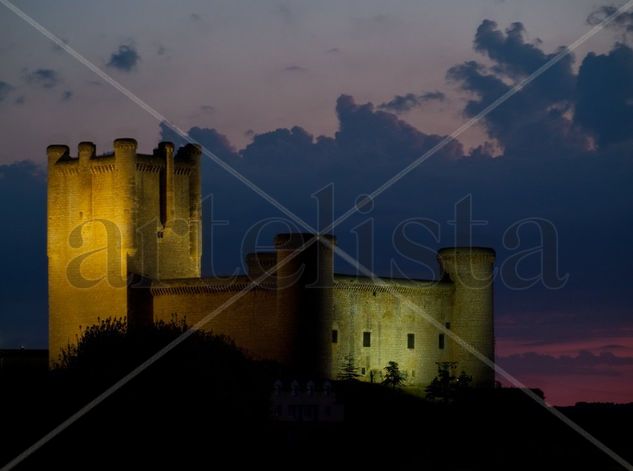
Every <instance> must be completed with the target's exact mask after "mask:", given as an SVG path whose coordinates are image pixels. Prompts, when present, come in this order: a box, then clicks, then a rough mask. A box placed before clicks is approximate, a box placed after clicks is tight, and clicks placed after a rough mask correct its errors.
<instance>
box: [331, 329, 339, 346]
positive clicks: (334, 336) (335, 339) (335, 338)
mask: <svg viewBox="0 0 633 471" xmlns="http://www.w3.org/2000/svg"><path fill="white" fill-rule="evenodd" d="M332 343H338V330H333V331H332Z"/></svg>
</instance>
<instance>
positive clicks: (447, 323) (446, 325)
mask: <svg viewBox="0 0 633 471" xmlns="http://www.w3.org/2000/svg"><path fill="white" fill-rule="evenodd" d="M444 327H446V329H448V330H451V323H450V322H446V323H445V324H444Z"/></svg>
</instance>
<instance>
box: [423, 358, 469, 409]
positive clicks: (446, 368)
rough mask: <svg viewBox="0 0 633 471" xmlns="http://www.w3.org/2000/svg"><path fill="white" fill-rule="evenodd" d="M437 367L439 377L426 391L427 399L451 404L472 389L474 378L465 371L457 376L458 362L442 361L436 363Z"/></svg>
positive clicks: (434, 379)
mask: <svg viewBox="0 0 633 471" xmlns="http://www.w3.org/2000/svg"><path fill="white" fill-rule="evenodd" d="M436 365H437V376H436V377H435V378H433V381H432V382H431V384H429V385H428V386H427V387H426V389H425V391H426V397H427V399H430V400H440V401H443V402H450V401H453V400H455V399H457V398H458V397H460V396H462V395H463V394H464V393H465V392H466V391H467V390H468V389H469V388H470V384H471V383H472V377H470V376H468V375H467V374H466V373H465V372H464V371H462V372H461V373H460V375H459V376H455V370H456V369H457V362H456V361H440V362H436Z"/></svg>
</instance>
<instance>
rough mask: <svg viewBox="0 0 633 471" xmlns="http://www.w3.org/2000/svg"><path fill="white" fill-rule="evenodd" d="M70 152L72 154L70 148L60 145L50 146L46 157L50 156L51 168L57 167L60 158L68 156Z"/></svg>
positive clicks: (49, 163)
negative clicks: (52, 166)
mask: <svg viewBox="0 0 633 471" xmlns="http://www.w3.org/2000/svg"><path fill="white" fill-rule="evenodd" d="M69 152H70V149H69V148H68V146H64V145H58V144H54V145H51V146H48V147H47V148H46V155H47V156H48V165H49V166H51V165H55V164H56V163H57V161H58V160H59V159H60V158H62V157H64V156H67V155H68V154H69Z"/></svg>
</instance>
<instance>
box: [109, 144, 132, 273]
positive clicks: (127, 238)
mask: <svg viewBox="0 0 633 471" xmlns="http://www.w3.org/2000/svg"><path fill="white" fill-rule="evenodd" d="M113 146H114V160H115V168H116V179H115V185H116V189H115V194H114V197H115V198H116V199H118V201H117V202H116V207H117V208H118V212H119V214H116V215H115V216H116V219H117V220H118V221H119V222H120V224H119V230H120V231H121V248H123V249H124V254H123V255H124V256H125V255H126V254H127V255H133V254H134V253H135V248H136V244H135V228H136V225H135V222H136V204H135V203H136V202H135V192H136V180H135V172H136V147H137V143H136V140H135V139H130V138H121V139H115V141H114V144H113ZM124 266H126V265H124Z"/></svg>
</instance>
